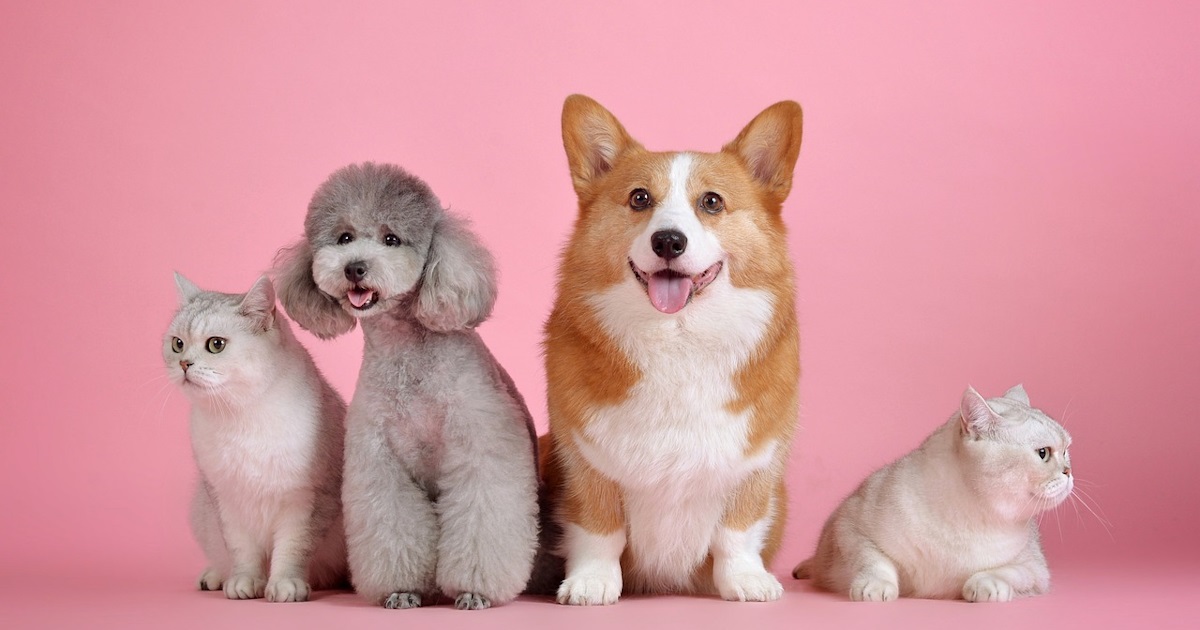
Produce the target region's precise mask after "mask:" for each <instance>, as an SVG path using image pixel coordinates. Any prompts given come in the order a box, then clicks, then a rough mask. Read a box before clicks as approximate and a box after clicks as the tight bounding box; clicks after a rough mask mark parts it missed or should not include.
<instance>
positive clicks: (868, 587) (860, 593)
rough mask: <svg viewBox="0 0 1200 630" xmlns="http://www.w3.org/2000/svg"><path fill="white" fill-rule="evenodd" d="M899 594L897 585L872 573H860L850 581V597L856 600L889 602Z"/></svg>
mask: <svg viewBox="0 0 1200 630" xmlns="http://www.w3.org/2000/svg"><path fill="white" fill-rule="evenodd" d="M899 596H900V587H899V585H897V584H896V583H895V582H892V581H889V580H883V579H880V578H878V577H876V576H874V575H860V576H858V577H856V578H854V581H853V582H851V583H850V599H852V600H854V601H856V602H890V601H893V600H895V599H896V598H897V597H899Z"/></svg>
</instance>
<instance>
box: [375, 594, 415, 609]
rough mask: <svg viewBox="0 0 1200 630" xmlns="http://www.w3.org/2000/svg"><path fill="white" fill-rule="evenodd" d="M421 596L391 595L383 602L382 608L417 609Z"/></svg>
mask: <svg viewBox="0 0 1200 630" xmlns="http://www.w3.org/2000/svg"><path fill="white" fill-rule="evenodd" d="M420 606H421V596H420V595H418V594H416V593H400V592H397V593H392V594H391V595H388V597H387V599H385V600H383V607H384V608H393V609H395V608H419V607H420Z"/></svg>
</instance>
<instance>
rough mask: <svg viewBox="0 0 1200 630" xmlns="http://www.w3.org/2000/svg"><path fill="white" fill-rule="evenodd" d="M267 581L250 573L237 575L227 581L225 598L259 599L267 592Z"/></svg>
mask: <svg viewBox="0 0 1200 630" xmlns="http://www.w3.org/2000/svg"><path fill="white" fill-rule="evenodd" d="M266 587H267V581H266V580H264V579H263V578H261V577H259V576H256V575H250V574H248V573H236V574H234V575H231V576H229V579H228V580H225V597H228V598H229V599H258V598H260V597H262V596H263V591H265V590H266Z"/></svg>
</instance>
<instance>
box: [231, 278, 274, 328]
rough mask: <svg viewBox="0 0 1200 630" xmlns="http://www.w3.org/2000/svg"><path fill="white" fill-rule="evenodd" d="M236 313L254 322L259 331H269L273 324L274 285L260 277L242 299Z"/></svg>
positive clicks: (268, 279)
mask: <svg viewBox="0 0 1200 630" xmlns="http://www.w3.org/2000/svg"><path fill="white" fill-rule="evenodd" d="M238 312H240V313H241V314H242V315H244V316H245V317H247V318H249V319H250V320H251V321H253V322H255V323H256V324H257V326H258V329H259V330H270V328H271V326H273V325H274V324H275V285H273V284H271V279H270V278H268V277H266V276H260V277H259V278H258V280H256V281H255V282H254V286H252V287H250V290H249V291H247V292H246V295H245V296H244V297H242V304H241V306H240V307H239V308H238Z"/></svg>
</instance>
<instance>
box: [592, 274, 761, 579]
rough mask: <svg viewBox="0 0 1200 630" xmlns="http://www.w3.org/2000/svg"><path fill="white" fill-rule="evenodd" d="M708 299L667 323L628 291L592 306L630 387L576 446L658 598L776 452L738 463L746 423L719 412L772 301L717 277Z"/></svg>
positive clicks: (687, 571) (687, 569)
mask: <svg viewBox="0 0 1200 630" xmlns="http://www.w3.org/2000/svg"><path fill="white" fill-rule="evenodd" d="M707 291H708V292H710V293H709V294H708V295H706V296H704V297H705V298H706V299H704V300H702V301H700V300H697V301H695V302H693V303H692V304H691V305H689V306H687V307H686V308H685V309H684V312H683V313H681V315H680V316H677V317H675V318H666V317H663V316H662V315H660V314H659V313H657V312H656V311H654V310H653V308H652V307H651V305H650V304H649V301H648V299H647V298H646V295H645V292H644V291H643V290H642V288H641V287H640V286H638V285H637V284H635V283H633V282H629V283H624V284H622V285H618V286H617V287H614V288H613V289H611V290H609V291H607V292H605V293H602V294H600V295H598V296H597V297H596V298H594V300H593V306H594V307H595V309H596V313H597V315H598V316H599V318H600V321H601V323H602V324H603V325H604V327H605V328H606V330H607V331H608V332H609V334H610V335H612V337H613V338H614V339H615V340H616V341H617V342H618V344H619V345H620V346H621V348H622V350H623V351H624V352H625V354H626V356H628V357H629V358H630V360H631V361H633V363H634V364H635V365H636V366H637V367H638V370H639V371H640V373H641V379H640V380H639V381H638V382H637V383H636V384H635V385H633V387H632V388H631V390H630V392H629V395H628V397H627V398H626V399H625V400H624V401H623V402H622V403H620V404H617V405H612V406H608V407H601V408H597V409H594V410H592V411H591V413H590V414H589V416H588V419H587V423H586V425H585V427H586V428H585V429H584V431H583V434H582V435H580V436H577V437H576V441H577V444H578V447H579V449H580V451H581V452H582V454H583V456H584V457H585V458H586V459H587V460H588V462H589V464H591V465H592V466H593V467H594V468H595V469H596V470H598V471H599V472H601V473H602V474H603V475H604V476H606V477H608V478H610V479H612V480H614V481H615V482H617V484H618V485H619V486H620V487H621V489H622V492H623V498H624V508H625V517H626V521H627V523H628V528H629V529H628V534H627V535H628V544H629V546H630V547H631V548H632V550H633V552H634V554H633V558H634V561H635V562H636V566H635V567H634V569H635V571H639V572H640V573H642V574H643V575H642V578H643V579H645V580H647V581H649V582H654V583H655V584H656V585H657V587H658V588H663V587H666V588H670V587H684V586H685V582H686V580H688V579H689V578H690V576H691V573H692V571H693V569H694V568H695V566H696V565H697V564H698V563H699V562H701V561H703V559H704V556H705V554H706V553H707V551H708V548H709V545H710V543H711V540H712V537H713V535H714V533H715V532H716V527H717V525H718V523H719V521H720V518H721V515H722V514H723V512H724V510H725V507H726V503H727V502H728V500H729V496H730V494H731V493H732V492H733V490H735V489H736V488H737V486H738V485H739V484H740V483H742V482H743V481H744V480H745V479H746V478H747V477H748V476H749V475H750V474H751V473H752V472H754V471H755V470H758V469H760V468H762V467H764V466H766V465H768V464H769V463H770V462H771V460H772V457H773V454H774V451H775V448H776V445H775V444H770V445H768V446H767V447H766V448H762V449H759V450H758V451H757V452H755V453H751V454H750V455H749V456H747V453H746V450H747V447H748V434H749V428H750V427H749V421H750V415H749V414H748V413H744V412H742V413H734V412H731V411H730V410H729V408H728V404H729V403H730V402H731V401H732V400H733V399H734V398H735V397H736V394H737V392H736V385H735V381H734V377H735V375H736V373H737V371H738V370H739V369H740V368H741V367H742V366H743V365H744V364H745V362H746V360H747V359H748V358H749V357H750V355H751V353H752V352H753V351H754V349H755V348H756V347H757V346H758V344H759V342H760V341H761V339H762V336H763V334H764V333H765V330H766V327H767V325H768V323H769V321H770V318H771V314H772V299H771V295H770V294H768V293H766V292H764V291H757V290H752V289H737V288H734V287H732V286H731V285H730V284H729V282H728V280H726V279H724V278H723V277H722V278H721V279H719V281H718V282H714V283H713V285H711V286H710V287H708V289H707Z"/></svg>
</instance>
